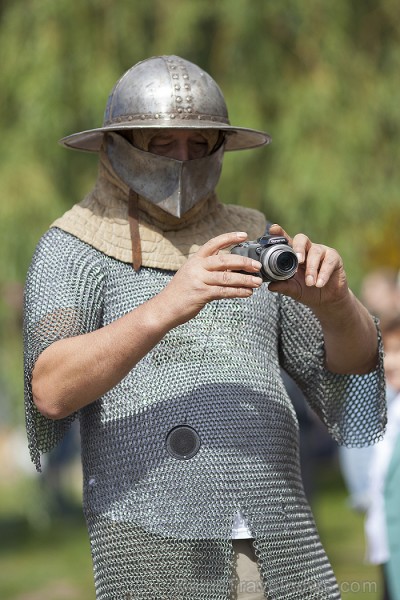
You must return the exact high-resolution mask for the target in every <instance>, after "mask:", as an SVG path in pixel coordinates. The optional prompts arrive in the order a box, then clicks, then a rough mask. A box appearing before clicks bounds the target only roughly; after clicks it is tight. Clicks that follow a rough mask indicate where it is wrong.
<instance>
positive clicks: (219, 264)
mask: <svg viewBox="0 0 400 600" xmlns="http://www.w3.org/2000/svg"><path fill="white" fill-rule="evenodd" d="M261 266H262V265H261V263H260V262H259V261H258V260H254V259H252V258H249V257H247V256H240V255H239V254H216V255H214V256H209V257H207V258H206V259H205V261H204V268H205V269H208V270H210V271H248V272H249V273H254V271H260V269H261Z"/></svg>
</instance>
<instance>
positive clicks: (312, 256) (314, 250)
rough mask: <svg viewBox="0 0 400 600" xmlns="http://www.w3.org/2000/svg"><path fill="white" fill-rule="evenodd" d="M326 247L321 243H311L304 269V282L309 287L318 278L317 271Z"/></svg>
mask: <svg viewBox="0 0 400 600" xmlns="http://www.w3.org/2000/svg"><path fill="white" fill-rule="evenodd" d="M326 251H327V248H326V246H322V245H321V244H312V245H311V248H310V250H309V251H308V254H307V259H306V269H305V283H306V285H307V286H309V287H311V286H313V285H315V284H316V282H317V280H318V273H319V271H320V267H321V265H322V263H323V260H324V259H325V255H326Z"/></svg>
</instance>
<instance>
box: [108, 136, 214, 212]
mask: <svg viewBox="0 0 400 600" xmlns="http://www.w3.org/2000/svg"><path fill="white" fill-rule="evenodd" d="M106 153H107V156H108V158H109V161H110V163H111V166H112V168H113V169H114V171H115V172H116V174H117V175H118V176H119V177H120V178H121V179H122V181H124V183H126V184H127V185H128V186H129V188H131V189H132V190H134V191H135V192H136V193H137V194H139V195H140V196H142V197H143V198H145V199H146V200H148V202H151V203H152V204H155V205H157V206H158V207H159V208H161V209H162V210H164V211H165V212H167V213H169V214H170V215H173V216H174V217H177V218H180V217H182V216H183V215H184V214H185V213H186V212H187V211H188V210H190V209H191V208H192V207H193V206H194V205H195V204H196V203H197V202H199V201H200V200H202V199H203V198H206V197H207V196H208V195H209V194H210V193H211V192H213V191H214V189H215V187H216V185H217V183H218V180H219V177H220V175H221V169H222V162H223V155H224V145H223V144H222V146H220V147H219V148H218V150H216V151H215V152H213V153H212V154H210V155H209V156H205V157H203V158H196V159H194V160H186V161H181V160H175V159H173V158H168V157H166V156H158V155H157V154H153V153H151V152H145V151H144V150H140V149H139V148H135V147H134V146H132V145H131V144H130V143H129V142H128V141H127V140H125V139H124V138H123V137H122V136H120V135H118V134H116V133H108V134H106Z"/></svg>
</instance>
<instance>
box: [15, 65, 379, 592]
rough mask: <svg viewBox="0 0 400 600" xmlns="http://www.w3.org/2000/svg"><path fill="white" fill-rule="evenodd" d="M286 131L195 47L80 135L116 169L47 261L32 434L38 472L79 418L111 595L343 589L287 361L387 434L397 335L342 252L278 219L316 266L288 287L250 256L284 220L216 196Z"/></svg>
mask: <svg viewBox="0 0 400 600" xmlns="http://www.w3.org/2000/svg"><path fill="white" fill-rule="evenodd" d="M269 142H270V136H269V135H268V134H267V133H265V132H262V131H258V130H254V129H249V128H245V127H236V126H233V125H231V124H230V121H229V118H228V112H227V108H226V104H225V100H224V97H223V94H222V92H221V90H220V88H219V86H218V85H217V84H216V82H215V81H214V80H213V79H212V78H211V76H210V75H208V74H207V73H206V72H205V71H204V70H203V69H202V68H200V67H198V66H197V65H195V64H193V63H191V62H189V61H187V60H185V59H183V58H180V57H178V56H158V57H151V58H149V59H146V60H143V61H141V62H139V63H137V64H136V65H134V66H133V67H132V68H131V69H129V70H128V71H127V72H126V73H124V75H123V76H122V77H121V78H120V79H119V80H118V81H117V83H116V85H115V86H114V89H113V90H112V92H111V94H110V96H109V99H108V102H107V106H106V112H105V117H104V122H103V126H102V127H99V128H96V129H92V130H86V131H83V132H80V133H76V134H73V135H70V136H68V137H66V138H64V139H63V140H62V144H63V145H64V146H65V147H67V148H73V149H77V150H83V151H89V152H97V153H98V154H99V159H100V164H99V176H98V179H97V182H96V184H95V187H94V189H93V190H92V191H91V192H90V193H89V194H88V196H87V197H86V198H85V199H84V200H83V201H82V202H80V203H79V204H76V205H74V206H73V207H72V209H71V210H70V211H68V212H67V213H66V214H65V215H63V216H62V217H61V218H60V219H58V220H57V221H56V222H55V223H53V225H52V227H51V228H50V230H49V231H48V232H47V233H46V234H45V235H44V236H43V237H42V239H41V240H40V241H39V244H38V247H37V249H36V252H35V255H34V258H33V261H32V264H31V267H30V269H29V273H28V277H27V283H26V293H25V381H26V386H25V389H26V396H25V398H26V415H27V431H28V436H29V446H30V450H31V455H32V459H33V461H34V462H35V464H36V466H37V468H40V454H41V453H42V452H44V451H48V450H49V449H50V448H51V447H53V446H54V445H55V444H57V443H58V442H59V440H60V439H61V438H62V436H63V434H64V433H65V431H66V430H67V429H68V427H69V426H70V425H71V422H72V421H73V420H74V419H75V418H77V417H78V418H79V420H80V425H81V447H82V452H81V454H82V463H83V480H84V483H83V485H84V499H83V501H84V511H85V516H86V521H87V524H88V529H89V535H90V540H91V551H92V557H93V565H94V579H95V587H96V597H97V598H98V600H112V599H118V600H121V599H122V598H124V599H125V600H128V598H132V599H133V598H140V599H141V600H146V599H148V600H154V599H155V598H157V599H161V598H163V599H168V600H177V599H179V600H200V599H202V600H216V599H217V598H218V599H220V600H223V599H228V598H235V599H240V600H247V599H251V600H258V599H260V598H265V597H268V598H270V599H274V600H277V599H282V600H290V599H296V600H298V598H299V597H301V598H319V599H322V598H325V599H337V598H339V597H340V593H339V589H338V585H337V582H336V580H335V577H334V574H333V572H332V568H331V566H330V564H329V560H328V558H327V556H326V554H325V552H324V549H323V547H322V545H321V541H320V539H319V536H318V532H317V529H316V526H315V522H314V519H313V515H312V513H311V510H310V507H309V504H308V502H307V499H306V496H305V494H304V489H303V485H302V481H301V472H300V465H299V447H298V446H299V440H298V423H297V420H296V415H295V411H294V409H293V406H292V405H291V402H290V399H289V397H288V394H287V391H286V389H285V386H284V383H283V381H282V377H281V370H280V369H281V367H282V368H283V369H284V370H285V371H286V372H287V373H288V374H289V375H290V376H291V377H292V378H293V379H294V381H295V382H296V383H297V385H299V387H300V389H301V390H302V392H303V393H304V395H305V397H306V398H307V400H308V402H309V403H310V405H311V406H312V407H313V408H314V410H315V411H316V412H317V414H318V415H319V416H320V418H321V419H322V420H323V421H324V422H325V423H326V425H327V426H328V428H329V430H330V432H331V434H332V435H333V436H334V437H335V438H336V440H337V441H338V442H339V443H345V444H350V445H352V444H353V445H358V444H364V443H373V442H374V441H375V440H377V439H379V438H380V436H381V435H382V432H383V429H384V425H385V411H386V408H385V394H384V373H383V367H382V362H381V359H382V352H381V344H380V340H379V330H378V328H377V326H376V323H375V322H374V320H373V319H372V317H371V316H370V314H369V313H368V311H367V310H366V309H365V307H364V306H363V305H362V304H361V303H360V302H359V301H358V300H357V299H356V298H355V296H354V295H353V294H352V292H351V290H350V289H349V288H348V285H347V279H346V273H345V270H344V266H343V262H342V259H341V257H340V255H339V254H338V252H337V251H336V250H334V249H333V248H329V247H328V246H326V245H324V244H319V243H314V242H312V241H311V240H310V239H309V238H308V236H307V235H306V234H304V233H297V234H296V235H294V236H290V235H289V234H288V233H286V232H285V231H284V229H283V228H282V227H281V226H280V225H277V224H275V225H273V226H272V227H271V228H270V233H271V234H273V235H274V236H280V237H281V238H282V237H283V238H284V242H285V243H287V244H288V245H290V246H292V248H293V251H294V253H296V255H297V257H298V262H299V268H298V270H297V272H296V273H295V274H294V276H293V277H292V278H290V279H287V280H277V281H272V282H271V283H269V284H267V283H265V282H264V279H263V278H262V277H260V269H261V267H262V265H261V263H260V262H259V261H258V260H255V259H253V258H250V257H248V256H242V255H238V254H233V253H231V252H230V249H231V248H232V246H235V245H238V244H239V243H243V242H245V240H247V239H249V240H251V241H252V240H255V239H257V238H259V237H260V236H262V235H263V233H264V231H265V226H266V219H265V216H264V215H263V214H261V213H260V212H258V211H256V210H253V209H248V208H244V207H241V206H237V205H234V204H221V203H220V202H219V201H218V199H217V196H216V193H215V188H216V185H217V182H218V179H219V176H220V172H221V168H222V162H223V157H224V154H225V152H227V151H235V150H244V149H250V148H255V147H258V146H264V145H266V144H268V143H269Z"/></svg>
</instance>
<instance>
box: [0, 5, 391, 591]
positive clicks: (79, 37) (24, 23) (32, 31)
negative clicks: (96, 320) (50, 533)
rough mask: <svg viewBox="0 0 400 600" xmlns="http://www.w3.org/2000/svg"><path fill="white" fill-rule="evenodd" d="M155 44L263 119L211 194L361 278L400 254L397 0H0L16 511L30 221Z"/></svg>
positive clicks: (88, 180) (4, 399)
mask: <svg viewBox="0 0 400 600" xmlns="http://www.w3.org/2000/svg"><path fill="white" fill-rule="evenodd" d="M157 54H178V55H181V56H183V57H185V58H187V59H189V60H192V61H194V62H195V63H197V64H199V65H201V66H202V67H203V68H204V69H205V70H206V71H208V72H209V73H211V74H212V76H213V77H214V78H215V79H216V81H217V82H218V83H219V85H220V87H221V88H222V91H223V93H224V95H225V98H226V100H227V103H228V108H229V113H230V119H231V122H232V123H233V124H235V125H240V126H248V127H255V128H260V129H264V130H266V131H268V132H269V133H270V134H271V135H272V138H273V143H272V145H271V146H269V147H267V148H266V149H258V150H254V151H247V152H238V153H228V154H227V155H226V157H225V164H224V169H223V174H222V178H221V181H220V184H219V187H218V192H219V196H220V198H221V200H223V201H225V202H229V203H240V204H244V205H247V206H251V207H253V208H257V209H260V210H262V211H263V212H265V214H266V216H267V218H268V219H269V220H270V221H273V222H278V223H280V224H282V226H283V227H284V228H285V229H286V230H287V231H288V232H290V233H296V232H298V231H304V232H305V233H307V234H308V235H309V236H310V237H311V238H312V239H313V240H315V241H322V242H324V243H326V244H328V245H331V246H334V247H336V248H337V249H338V250H339V252H340V253H341V254H342V256H343V258H344V260H345V264H346V265H347V272H348V276H349V280H350V284H351V286H352V287H353V289H354V290H355V292H356V293H358V292H359V289H360V285H361V282H362V279H363V276H364V274H365V273H367V272H369V271H371V270H372V269H374V268H375V267H379V266H382V265H388V266H392V267H395V268H396V269H398V268H399V265H400V227H399V225H400V204H399V201H398V198H399V190H400V169H399V168H398V162H399V159H398V157H399V145H400V108H399V106H400V102H399V73H400V5H399V2H398V0H335V1H334V2H328V1H326V0H307V2H304V1H302V0H276V1H272V0H212V1H211V0H145V1H139V0H118V1H117V0H80V1H79V2H72V1H71V0H57V1H55V0H0V60H1V69H0V107H1V110H0V124H1V142H0V186H1V188H0V189H1V202H0V256H1V262H0V289H1V297H0V423H1V425H0V459H1V463H0V464H1V465H2V466H1V471H0V475H1V477H2V479H1V481H2V484H1V485H2V490H3V488H4V490H7V491H4V493H2V496H3V497H4V498H6V501H5V504H4V507H3V509H2V512H1V513H0V514H2V515H3V516H4V515H5V514H6V513H7V514H9V512H10V511H11V512H12V510H14V511H16V512H17V513H18V511H19V512H20V513H21V512H22V513H23V514H24V515H25V516H26V515H28V516H27V522H28V523H30V524H31V525H30V526H32V522H35V521H37V520H38V521H39V522H43V518H39V517H38V513H39V512H40V511H39V510H37V511H36V512H35V511H32V506H30V507H29V502H28V501H26V500H27V498H29V496H30V494H31V491H29V493H27V494H25V493H24V492H21V490H24V489H25V487H24V486H25V485H27V486H28V487H27V489H28V490H31V486H32V485H33V483H32V479H31V478H30V479H29V482H28V483H26V482H25V481H22V482H21V477H22V475H21V477H19V476H18V474H19V473H21V474H22V473H29V474H30V475H31V476H32V475H33V473H32V470H33V467H32V468H31V467H30V466H28V464H27V461H26V457H24V455H23V448H24V445H25V438H24V434H23V432H22V429H23V423H24V416H23V402H22V396H23V381H22V341H21V310H22V287H23V282H24V279H25V274H26V271H27V268H28V265H29V262H30V259H31V256H32V253H33V251H34V247H35V245H36V243H37V241H38V239H39V237H40V236H41V234H42V233H43V232H44V231H45V230H46V229H47V227H48V225H49V224H50V223H51V222H52V220H54V219H55V218H56V217H57V216H59V215H61V214H62V213H63V212H64V211H65V210H66V209H68V208H69V207H70V206H71V205H72V204H73V203H75V202H76V201H79V200H80V199H81V198H82V197H83V195H84V194H85V193H86V192H87V191H88V190H89V189H90V187H91V185H92V183H93V181H94V178H95V176H96V171H97V161H96V157H94V156H91V155H87V154H84V153H79V152H71V151H66V150H65V149H63V148H61V147H60V146H58V145H57V140H58V139H59V138H61V137H63V136H64V135H67V134H69V133H73V132H76V131H80V130H82V129H88V128H91V127H96V126H99V125H100V124H101V123H102V118H103V112H104V108H105V104H106V100H107V96H108V94H109V92H110V91H111V88H112V86H113V85H114V83H115V81H116V79H117V78H118V77H119V76H120V75H121V74H122V73H123V72H124V71H125V70H126V69H127V68H129V67H130V66H131V65H133V64H134V63H136V62H137V61H139V60H141V59H144V58H147V57H149V56H152V55H157ZM10 439H12V440H13V444H14V446H15V450H11V451H10ZM14 446H13V448H14ZM25 477H26V475H25V476H24V477H23V479H24V478H25ZM334 477H335V475H334ZM338 485H339V484H338ZM20 486H21V487H20ZM339 488H340V485H339ZM339 488H338V489H339ZM35 489H36V488H35ZM335 489H336V488H335ZM13 490H14V491H13ZM38 493H39V492H38ZM337 493H340V490H339V491H338V492H337ZM39 496H40V493H39ZM39 496H38V497H35V496H34V500H35V501H37V502H38V503H39V504H40V499H39V500H38V498H39ZM331 496H332V494H328V495H327V498H329V497H331ZM342 496H343V498H342ZM342 496H341V498H342V499H343V506H345V504H344V497H345V492H344V490H342ZM21 499H23V500H24V502H22V503H21ZM21 506H23V508H22V509H21ZM28 507H29V508H28ZM346 510H348V509H346V508H344V512H343V514H344V515H345V514H347V513H346ZM316 511H317V509H316ZM32 515H36V516H33V517H32ZM343 518H345V517H339V519H340V520H342V519H343ZM357 523H358V525H357V527H356V532H357V535H358V538H357V539H359V541H360V544H361V545H362V544H363V540H362V534H361V533H360V531H361V530H360V523H359V522H358V521H357ZM67 531H68V534H70V533H71V531H70V530H69V529H68V528H67ZM0 533H1V532H0ZM10 535H11V534H10ZM24 535H25V534H24ZM11 537H12V535H11ZM85 539H86V538H85ZM2 540H3V545H2V546H1V549H2V550H1V552H2V553H1V554H0V560H2V559H3V558H4V557H5V556H7V554H6V550H7V548H8V546H7V540H6V541H4V540H5V537H4V536H2ZM85 543H86V544H87V542H85ZM78 545H79V544H78ZM327 545H329V540H328V541H327ZM3 546H4V547H3ZM28 547H29V544H28ZM332 548H334V547H332ZM87 550H88V548H85V550H84V552H83V554H84V555H85V556H86V554H87V552H86V551H87ZM334 551H335V550H334V549H332V552H334ZM30 552H35V544H34V543H33V545H32V548H31V549H30ZM72 554H73V552H72ZM354 554H355V553H354V552H353V553H352V556H354ZM77 555H79V552H78V551H77V553H76V556H77ZM9 556H13V557H14V559H15V555H12V554H10V555H9ZM360 556H361V558H360V560H359V561H358V562H359V563H362V551H361V555H360ZM85 560H86V559H85ZM44 563H45V565H46V559H44ZM87 564H89V563H87ZM2 571H3V568H1V565H0V597H5V598H6V597H10V598H17V597H19V596H17V595H9V596H6V595H4V594H3V595H2V592H1V578H2ZM73 575H74V573H73V572H72V576H71V580H73ZM16 577H17V578H18V577H19V575H16ZM90 578H91V576H90V573H89V581H91V579H90ZM7 593H9V594H11V592H7ZM15 593H16V592H15ZM35 597H36V596H35ZM40 597H41V598H45V595H42V596H40ZM46 597H47V596H46ZM49 597H50V596H49ZM51 597H52V598H53V600H56V599H57V598H58V596H56V595H53V596H51ZM59 597H60V598H61V597H64V596H59ZM66 597H67V596H66ZM68 597H69V598H75V596H73V595H70V596H68ZM76 597H77V598H78V596H76ZM83 597H86V598H89V597H91V596H90V594H89V593H88V594H87V595H86V596H82V598H83ZM344 597H349V598H350V597H355V596H354V595H353V596H352V595H351V594H350V595H347V596H346V595H345V594H344ZM360 597H362V596H360ZM363 597H368V598H371V600H372V598H373V595H369V596H365V595H364V596H363ZM21 598H22V596H21ZM24 598H25V596H24ZM26 598H28V596H26ZM32 598H33V596H32ZM79 598H80V596H79Z"/></svg>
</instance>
